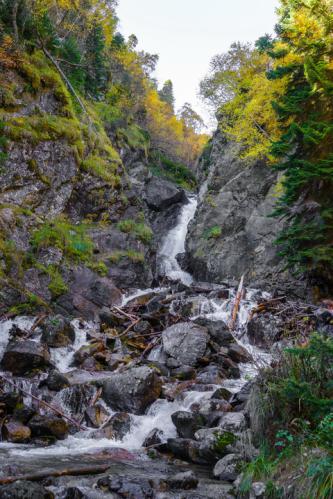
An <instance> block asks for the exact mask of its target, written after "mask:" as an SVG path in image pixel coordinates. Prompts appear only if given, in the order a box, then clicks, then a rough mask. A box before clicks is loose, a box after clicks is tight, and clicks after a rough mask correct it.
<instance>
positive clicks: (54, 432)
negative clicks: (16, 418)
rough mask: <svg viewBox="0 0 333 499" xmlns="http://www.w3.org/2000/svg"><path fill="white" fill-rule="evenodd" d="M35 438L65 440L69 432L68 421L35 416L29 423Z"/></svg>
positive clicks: (54, 417) (52, 417)
mask: <svg viewBox="0 0 333 499" xmlns="http://www.w3.org/2000/svg"><path fill="white" fill-rule="evenodd" d="M28 426H29V428H30V429H31V434H32V436H33V437H54V438H56V439H57V440H64V439H65V438H66V437H67V435H68V431H69V427H68V424H67V423H66V421H65V420H64V419H62V418H60V417H57V416H48V415H47V416H39V415H37V416H34V417H33V418H32V419H31V420H30V421H29V423H28Z"/></svg>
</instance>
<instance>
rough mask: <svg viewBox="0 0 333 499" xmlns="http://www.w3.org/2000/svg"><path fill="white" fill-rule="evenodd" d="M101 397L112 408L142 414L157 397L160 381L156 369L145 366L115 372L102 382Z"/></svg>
mask: <svg viewBox="0 0 333 499" xmlns="http://www.w3.org/2000/svg"><path fill="white" fill-rule="evenodd" d="M102 389H103V391H102V397H103V399H104V400H105V402H106V403H107V404H109V405H110V407H111V408H112V409H113V410H116V411H125V412H131V413H134V414H144V412H145V410H146V409H147V407H148V406H149V405H150V404H152V403H153V402H154V401H155V400H156V399H158V397H159V395H160V393H161V389H162V382H161V380H160V378H159V376H158V375H157V374H156V371H154V370H153V369H150V368H149V367H147V366H142V367H134V368H132V369H129V370H128V371H125V372H123V373H117V374H114V375H113V376H111V377H110V378H108V379H107V380H105V381H104V382H103V384H102Z"/></svg>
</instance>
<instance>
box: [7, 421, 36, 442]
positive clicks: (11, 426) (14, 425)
mask: <svg viewBox="0 0 333 499" xmlns="http://www.w3.org/2000/svg"><path fill="white" fill-rule="evenodd" d="M3 431H4V435H5V438H6V440H8V442H13V443H14V444H23V443H26V442H28V441H29V439H30V437H31V430H30V428H28V427H27V426H24V425H23V424H22V423H20V422H18V421H9V422H8V423H5V424H4V426H3Z"/></svg>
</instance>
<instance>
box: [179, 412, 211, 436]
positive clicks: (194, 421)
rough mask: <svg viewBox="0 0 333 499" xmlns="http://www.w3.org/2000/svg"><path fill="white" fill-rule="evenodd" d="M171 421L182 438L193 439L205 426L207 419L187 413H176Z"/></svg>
mask: <svg viewBox="0 0 333 499" xmlns="http://www.w3.org/2000/svg"><path fill="white" fill-rule="evenodd" d="M171 419H172V422H173V424H174V425H175V427H176V428H177V433H178V435H179V436H180V437H181V438H193V437H194V434H195V432H196V431H197V430H199V429H200V428H202V427H203V426H204V425H205V419H204V417H203V416H202V415H199V414H193V413H192V412H187V411H177V412H174V413H173V414H172V415H171Z"/></svg>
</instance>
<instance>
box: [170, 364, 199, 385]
mask: <svg viewBox="0 0 333 499" xmlns="http://www.w3.org/2000/svg"><path fill="white" fill-rule="evenodd" d="M196 374H197V372H196V370H195V369H194V368H193V367H191V366H180V367H176V368H175V369H172V371H171V376H172V377H173V378H176V379H179V380H180V381H186V380H189V379H194V378H195V377H196Z"/></svg>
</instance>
